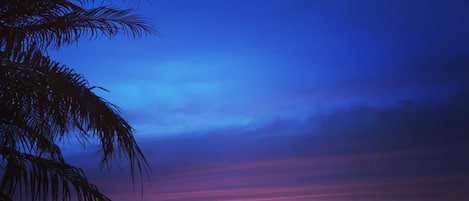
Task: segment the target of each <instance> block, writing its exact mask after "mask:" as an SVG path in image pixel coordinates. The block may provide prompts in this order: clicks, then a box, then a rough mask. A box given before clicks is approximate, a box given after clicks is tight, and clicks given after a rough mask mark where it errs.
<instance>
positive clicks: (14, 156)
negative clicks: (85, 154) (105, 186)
mask: <svg viewBox="0 0 469 201" xmlns="http://www.w3.org/2000/svg"><path fill="white" fill-rule="evenodd" d="M0 155H2V156H3V158H2V159H1V160H4V161H6V166H5V167H3V172H4V175H5V177H4V178H3V179H2V183H1V184H0V189H2V190H3V193H6V194H8V195H9V197H12V195H13V194H14V193H15V191H16V193H25V192H28V195H27V196H26V197H27V198H29V199H31V200H34V201H35V200H43V201H46V200H52V201H59V200H65V199H71V197H72V196H76V198H77V199H78V200H86V201H110V199H109V198H107V197H106V196H104V195H103V194H102V193H101V192H100V191H99V190H98V188H97V187H96V186H95V185H93V184H91V183H89V182H88V180H87V179H86V176H85V174H84V172H83V171H82V170H81V169H79V168H75V167H73V166H71V165H69V164H67V163H64V162H63V161H56V160H51V159H44V158H42V157H37V156H34V155H30V154H24V153H21V152H18V151H16V150H14V149H9V148H7V147H1V148H0ZM0 172H1V171H0ZM18 189H19V191H20V192H17V191H18ZM72 190H73V191H72ZM5 197H8V196H6V195H5Z"/></svg>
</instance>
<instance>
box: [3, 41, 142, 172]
mask: <svg viewBox="0 0 469 201" xmlns="http://www.w3.org/2000/svg"><path fill="white" fill-rule="evenodd" d="M12 59H13V61H11V62H4V64H5V65H4V66H3V68H0V73H1V74H0V76H2V78H1V79H0V81H1V82H2V85H3V87H2V88H4V87H6V88H4V89H3V90H2V89H1V88H0V91H3V94H4V95H3V96H5V98H2V99H0V102H1V103H2V105H10V106H12V105H18V107H16V108H15V110H19V111H20V112H19V113H20V114H28V116H27V117H25V118H29V119H25V120H24V121H28V122H29V123H28V124H29V125H35V126H33V130H39V129H48V130H50V131H49V132H50V133H53V135H54V136H55V137H58V139H61V138H62V137H63V136H64V135H65V134H67V135H72V134H75V137H77V138H78V139H88V138H89V137H90V136H91V137H95V138H97V139H98V140H99V142H100V143H101V146H102V147H101V148H102V150H103V155H102V163H103V164H104V163H106V164H110V162H111V159H112V157H113V156H115V155H124V156H125V157H126V158H127V159H129V160H130V167H131V172H132V175H135V174H136V173H139V174H142V173H143V171H148V170H149V165H148V163H147V161H146V159H145V158H144V156H143V153H142V151H141V150H140V148H139V147H138V145H137V143H136V141H135V139H134V137H133V133H134V130H133V128H132V127H131V126H130V125H129V124H128V123H127V121H125V120H124V119H123V118H122V117H121V116H120V115H119V112H118V110H117V107H115V106H114V105H112V104H110V103H109V102H107V101H106V100H104V99H102V98H101V97H99V96H97V95H96V94H95V93H94V92H93V91H92V89H93V88H94V87H90V86H88V82H87V81H86V79H84V78H83V76H81V75H80V74H78V73H75V72H74V71H73V70H72V69H70V68H67V67H65V66H62V65H60V64H59V63H57V62H54V61H52V60H50V59H49V58H48V57H45V56H43V55H42V54H41V52H40V51H37V50H34V49H33V50H31V51H30V52H28V53H24V54H22V55H15V56H14V57H12ZM25 64H27V65H25ZM11 71H14V73H11ZM12 118H13V117H10V118H9V119H12ZM16 118H17V117H16ZM72 131H81V132H72ZM47 132H48V131H44V132H40V131H38V132H37V133H47ZM56 134H59V135H58V136H57V135H56ZM47 139H50V138H47Z"/></svg>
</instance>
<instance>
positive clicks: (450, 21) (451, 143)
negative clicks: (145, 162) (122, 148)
mask: <svg viewBox="0 0 469 201" xmlns="http://www.w3.org/2000/svg"><path fill="white" fill-rule="evenodd" d="M117 5H119V3H118V2H117ZM119 6H123V7H125V6H127V7H128V6H132V5H125V4H124V5H119ZM133 6H134V7H135V9H136V11H137V12H138V13H141V14H142V15H144V16H147V17H148V18H149V20H150V21H151V23H152V24H154V25H155V26H156V27H157V29H158V30H159V32H160V34H159V36H157V37H153V36H149V37H145V38H143V39H139V40H134V39H129V38H128V37H125V36H122V37H118V38H115V39H112V40H107V39H99V40H96V41H84V42H81V43H79V44H78V46H76V47H75V46H72V47H67V48H65V49H61V50H60V51H57V52H56V51H50V55H51V57H52V58H55V59H57V60H59V61H62V62H63V63H64V64H66V65H68V66H69V67H73V68H75V69H76V70H77V72H79V73H83V74H84V75H85V76H86V77H87V78H88V79H89V81H90V83H91V85H98V86H101V87H104V88H106V89H108V90H110V91H111V92H110V93H108V92H99V91H97V93H99V94H100V95H102V96H103V97H105V98H106V99H108V100H109V101H111V102H112V103H115V104H117V105H118V106H120V108H121V111H122V114H123V116H124V117H125V118H126V119H128V120H129V122H130V123H131V124H132V125H133V126H134V127H135V129H136V130H137V140H138V141H139V144H140V145H141V146H142V148H143V149H144V151H145V153H146V155H147V157H148V159H149V161H150V162H151V164H152V167H153V172H152V173H151V180H152V182H151V184H147V183H146V182H145V183H144V184H145V189H144V194H143V195H141V194H140V191H138V190H137V191H133V190H132V186H131V185H128V184H129V183H130V178H129V177H128V174H127V172H128V170H127V169H126V166H125V164H123V165H122V167H121V169H119V168H117V169H116V170H113V171H112V172H111V173H110V174H107V173H103V172H101V173H100V172H99V170H98V169H99V166H98V160H96V161H91V160H90V158H93V157H96V158H97V156H95V150H94V148H93V146H90V147H88V148H90V149H88V150H87V151H84V152H81V151H82V150H81V149H76V148H74V147H71V148H65V149H66V150H67V153H68V155H69V158H70V160H71V161H72V162H73V163H75V164H77V165H79V166H81V167H84V169H85V170H87V173H88V176H89V177H90V178H91V179H92V180H93V181H95V182H96V183H97V184H98V185H99V186H100V188H101V189H103V191H104V192H106V193H107V194H109V195H110V196H111V198H113V199H114V200H116V201H130V200H136V199H139V200H144V201H149V200H168V201H169V200H174V201H175V200H230V201H234V200H252V201H259V200H315V201H326V200H327V201H339V200H340V201H354V200H357V201H358V200H360V201H367V200H374V201H376V200H383V201H385V200H389V201H390V200H393V201H410V200H412V201H419V200H422V201H424V200H425V201H432V200H452V201H457V200H461V201H462V200H467V199H469V192H468V191H467V190H466V189H469V160H467V159H468V154H469V149H468V148H466V147H469V139H468V138H469V137H467V133H468V131H469V122H468V120H469V70H468V69H469V68H468V66H469V39H468V36H469V26H468V23H467V19H469V15H468V14H467V11H468V10H469V3H467V2H464V1H417V0H411V1H408V0H405V1H404V0H396V1H376V0H368V1H365V0H357V1H347V0H343V1H339V0H332V1H331V0H324V1H320V0H305V1H300V0H266V1H261V0H251V1H244V0H242V1H240V0H237V1H235V0H223V1H217V0H200V1H199V0H197V1H195V0H158V1H156V0H155V1H141V2H140V3H139V4H138V5H133Z"/></svg>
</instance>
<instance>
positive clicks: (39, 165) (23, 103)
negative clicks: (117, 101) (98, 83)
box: [0, 0, 155, 201]
mask: <svg viewBox="0 0 469 201" xmlns="http://www.w3.org/2000/svg"><path fill="white" fill-rule="evenodd" d="M92 3H93V0H78V1H69V0H2V1H1V2H0V175H1V178H0V200H12V198H13V197H14V196H15V195H17V194H27V195H28V196H26V197H28V198H30V199H32V200H44V201H45V200H54V201H56V200H71V199H72V197H76V199H78V200H86V201H88V200H89V201H95V200H96V201H102V200H110V199H109V198H107V197H106V196H105V195H103V194H102V193H101V192H100V191H99V190H98V188H97V187H96V186H95V185H93V184H91V183H90V182H88V180H87V179H86V177H85V174H84V172H83V171H82V170H81V169H79V168H77V167H74V166H72V165H70V164H68V163H67V162H66V161H65V160H64V158H63V156H62V153H61V150H60V148H59V146H58V145H57V143H58V142H60V141H62V140H64V139H69V138H76V139H77V140H78V141H79V142H81V143H87V142H88V141H89V140H93V139H96V140H97V141H99V142H100V145H101V147H100V148H101V150H102V158H101V163H102V164H103V165H109V164H110V163H111V160H112V158H113V157H121V156H123V157H125V158H126V159H128V160H129V163H130V169H131V173H132V181H134V176H135V175H136V174H138V175H142V174H145V172H146V171H148V170H149V166H148V163H147V161H146V159H145V157H144V155H143V153H142V151H141V150H140V148H139V147H138V145H137V143H136V141H135V139H134V136H133V133H134V130H133V128H132V127H131V126H130V125H129V124H128V123H127V122H126V121H125V120H124V119H123V118H122V117H121V116H120V115H119V113H118V111H117V110H116V107H115V106H114V105H112V104H111V103H109V102H107V101H106V100H104V99H103V98H101V97H99V96H97V95H96V94H95V93H94V92H93V89H95V88H97V87H93V86H90V85H89V84H88V82H87V80H86V79H85V78H84V77H83V76H82V75H80V74H78V73H75V72H74V71H73V70H72V69H70V68H68V67H66V66H64V65H62V64H60V63H59V62H56V61H53V60H51V59H50V58H49V57H48V56H47V53H46V49H47V48H50V47H55V48H60V47H62V46H64V45H69V44H73V43H76V42H77V41H78V40H79V39H83V38H92V39H96V38H97V37H99V36H103V35H104V36H108V37H112V36H115V35H116V34H118V33H121V32H124V33H126V34H129V35H131V36H133V37H139V36H142V35H143V34H147V33H149V34H154V33H155V30H154V29H153V28H151V26H149V25H148V24H147V23H146V22H145V21H144V19H143V18H142V17H140V16H138V15H134V14H132V13H131V11H130V10H122V9H116V8H112V7H110V6H99V7H94V8H85V7H90V5H92ZM98 88H99V87H98Z"/></svg>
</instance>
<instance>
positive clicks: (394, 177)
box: [69, 94, 469, 201]
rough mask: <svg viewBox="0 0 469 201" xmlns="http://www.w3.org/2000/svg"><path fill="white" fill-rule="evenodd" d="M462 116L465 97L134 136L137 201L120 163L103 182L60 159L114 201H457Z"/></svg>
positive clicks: (464, 142) (462, 183)
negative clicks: (143, 176) (140, 181)
mask: <svg viewBox="0 0 469 201" xmlns="http://www.w3.org/2000/svg"><path fill="white" fill-rule="evenodd" d="M468 114H469V96H467V95H464V94H461V95H458V96H456V97H455V98H453V99H452V100H451V101H450V102H434V101H403V102H402V104H401V105H396V106H395V107H392V108H376V107H366V106H361V107H359V106H356V107H350V108H348V109H343V110H337V111H334V112H329V113H327V114H322V115H319V114H318V115H315V116H312V117H310V118H307V119H306V120H303V121H297V120H295V119H277V120H275V121H272V122H270V123H266V124H264V125H263V126H260V127H256V128H245V127H238V128H236V129H235V128H221V129H217V130H212V131H210V132H200V133H188V134H187V135H179V136H166V137H161V138H149V137H148V136H143V138H139V142H140V145H141V146H142V148H143V149H144V151H145V153H146V155H147V157H148V159H149V161H150V163H151V165H152V167H153V173H152V182H151V184H150V183H144V184H145V190H144V194H143V195H140V194H139V193H138V192H132V191H131V190H129V189H132V186H131V185H130V184H128V182H123V181H127V180H129V179H130V178H129V177H128V173H127V167H126V165H125V164H124V165H122V166H121V169H120V170H114V171H112V172H111V173H109V174H102V173H99V172H97V168H92V167H91V166H92V164H89V160H90V158H93V155H94V154H93V153H89V157H88V156H87V157H83V155H80V156H69V158H70V159H71V160H72V161H74V164H77V165H79V166H84V168H85V170H87V172H88V173H89V174H88V175H89V177H90V178H91V179H92V180H93V181H94V182H96V183H97V184H98V185H99V186H101V188H102V189H103V190H104V191H105V192H107V194H109V195H110V196H111V197H112V198H115V199H116V200H126V199H128V200H133V199H140V198H139V197H140V196H143V197H142V198H141V199H143V200H154V199H158V200H174V201H176V200H194V199H195V200H253V201H256V200H276V199H277V200H291V199H294V200H311V199H315V200H328V201H334V200H344V199H345V200H361V201H367V200H394V201H407V200H413V201H415V200H422V201H423V200H430V201H433V200H463V199H465V198H467V197H469V194H467V191H466V190H465V189H467V188H468V187H469V162H468V161H467V160H464V158H467V154H469V151H468V150H467V148H466V147H467V146H469V137H468V136H467V133H468V131H469V126H468V125H467V119H469V117H468ZM85 158H86V159H85ZM96 161H97V160H96Z"/></svg>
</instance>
